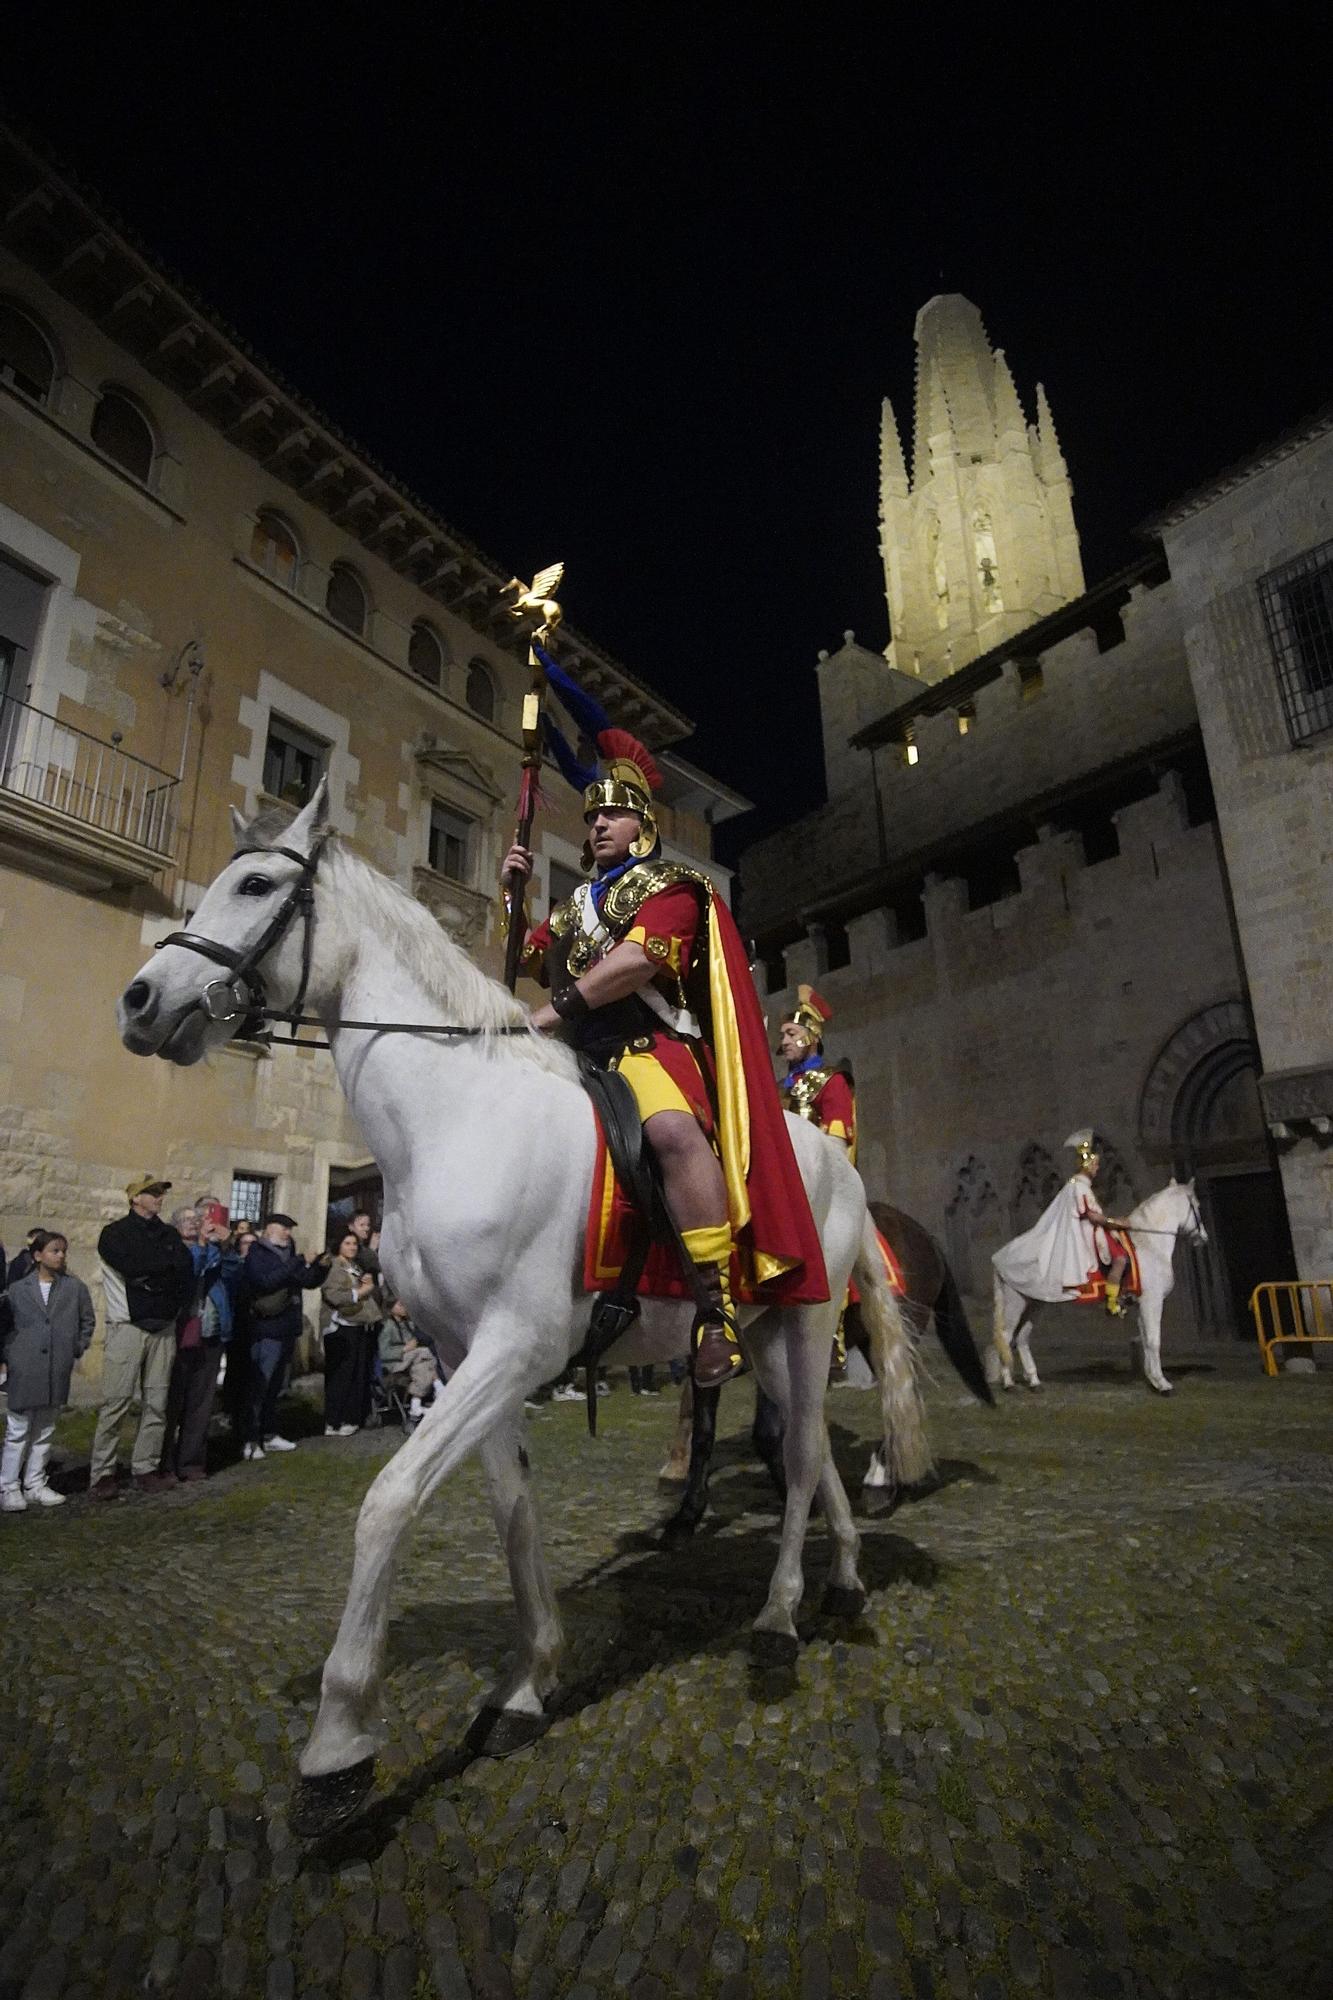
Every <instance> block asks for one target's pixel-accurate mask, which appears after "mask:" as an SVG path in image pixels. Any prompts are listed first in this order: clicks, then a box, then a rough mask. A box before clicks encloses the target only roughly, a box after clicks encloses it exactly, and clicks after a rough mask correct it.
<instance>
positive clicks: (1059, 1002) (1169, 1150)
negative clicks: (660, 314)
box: [741, 298, 1290, 1332]
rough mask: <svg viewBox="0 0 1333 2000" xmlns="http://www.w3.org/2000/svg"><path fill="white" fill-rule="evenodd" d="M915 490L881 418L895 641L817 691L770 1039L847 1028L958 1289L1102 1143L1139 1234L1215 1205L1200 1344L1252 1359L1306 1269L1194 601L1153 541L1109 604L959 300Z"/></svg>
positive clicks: (868, 652)
mask: <svg viewBox="0 0 1333 2000" xmlns="http://www.w3.org/2000/svg"><path fill="white" fill-rule="evenodd" d="M917 344H918V371H917V404H916V422H915V433H914V434H915V448H914V455H913V465H912V473H911V479H910V483H909V480H908V475H907V470H906V467H905V466H904V464H903V462H902V458H901V454H900V453H899V450H898V444H897V431H896V426H895V424H894V420H893V415H892V412H891V411H889V410H888V409H887V407H886V411H885V417H884V425H883V434H882V441H881V443H882V454H881V455H882V464H881V536H882V540H881V548H882V551H883V554H884V562H885V581H886V594H887V598H888V607H889V613H890V620H891V625H892V630H893V635H894V636H893V638H892V639H891V641H890V643H889V645H888V647H887V648H886V649H885V650H884V651H875V650H872V649H870V648H869V647H866V646H863V645H861V644H858V642H857V640H856V638H855V636H854V634H852V633H851V632H848V633H846V634H844V639H843V644H842V645H841V646H840V647H839V648H838V649H837V650H836V651H834V652H832V653H830V654H822V655H821V656H820V660H819V663H818V667H817V678H818V686H819V699H820V709H821V717H822V723H823V733H824V759H825V780H826V788H827V794H828V797H827V803H826V804H825V805H823V806H822V807H820V808H819V809H818V810H816V811H814V812H812V813H810V814H808V815H807V816H806V817H805V818H803V819H801V820H799V821H798V822H796V823H795V824H794V825H791V826H788V827H786V828H784V829H782V830H781V831H780V832H778V833H776V834H774V835H772V836H771V837H769V838H767V839H765V840H763V841H760V842H759V843H757V844H756V845H755V846H754V847H752V848H750V849H749V850H748V852H747V853H746V854H745V855H744V857H743V860H742V868H741V872H742V882H743V886H744V898H743V904H742V914H743V920H744V923H745V926H746V929H747V930H748V932H749V933H750V934H751V935H752V936H753V937H754V938H755V940H756V946H757V949H758V953H759V955H760V957H761V958H762V959H763V960H764V961H765V965H766V968H767V970H766V983H767V986H768V991H769V996H770V997H769V1000H768V1003H767V1004H768V1007H769V1011H770V1018H772V1019H774V1020H776V1018H777V1016H778V1015H779V1013H780V1012H781V1010H782V1009H783V1008H784V1007H785V1006H787V1005H789V1004H790V1003H791V1001H792V999H793V998H794V990H795V987H796V985H797V984H798V982H799V981H801V980H804V979H810V980H813V981H815V982H817V983H818V985H819V987H820V990H821V991H822V992H823V993H824V994H825V995H826V997H827V998H828V999H829V1001H830V1002H831V1003H832V1005H833V1007H834V1009H835V1010H836V1015H837V1023H836V1032H835V1035H834V1038H833V1044H832V1046H833V1049H834V1052H836V1053H837V1054H839V1055H846V1056H848V1057H850V1059H851V1061H852V1063H853V1066H854V1069H855V1072H856V1077H857V1084H858V1093H859V1099H860V1108H861V1127H862V1141H861V1163H862V1166H863V1170H864V1172H865V1174H866V1178H867V1181H868V1183H869V1185H870V1190H871V1193H872V1194H873V1195H881V1194H882V1195H887V1196H891V1197H892V1199H893V1200H894V1201H896V1202H898V1203H899V1204H901V1206H903V1207H904V1208H906V1209H908V1210H910V1211H912V1212H913V1213H915V1214H916V1215H918V1216H919V1217H920V1218H921V1219H922V1220H923V1221H924V1222H926V1223H927V1224H928V1225H929V1226H930V1227H932V1228H933V1229H935V1230H937V1231H938V1232H939V1233H940V1234H941V1235H942V1236H943V1237H944V1238H945V1239H946V1240H947V1242H948V1244H949V1247H950V1249H951V1251H952V1254H953V1256H954V1259H955V1261H956V1263H957V1266H958V1269H959V1275H960V1279H961V1282H962V1283H963V1286H964V1289H965V1290H966V1291H969V1292H970V1293H971V1295H972V1297H973V1299H974V1300H976V1301H977V1302H978V1303H980V1301H981V1300H982V1299H983V1298H988V1296H989V1278H990V1274H989V1261H988V1260H989V1254H990V1252H991V1251H992V1250H993V1249H994V1248H995V1247H996V1246H997V1245H998V1244H999V1243H1000V1242H1002V1241H1003V1240H1004V1239H1005V1238H1006V1237H1007V1236H1010V1235H1012V1234H1013V1233H1014V1232H1015V1231H1017V1230H1019V1229H1021V1228H1024V1227H1026V1226H1027V1225H1028V1223H1030V1222H1031V1221H1032V1220H1033V1219H1034V1218H1035V1216H1036V1215H1037V1213H1038V1212H1039V1211H1040V1208H1041V1207H1042V1206H1043V1205H1044V1203H1045V1202H1046V1200H1047V1199H1048V1198H1049V1197H1050V1195H1051V1193H1052V1192H1053V1191H1054V1189H1055V1188H1056V1187H1057V1186H1058V1185H1059V1183H1060V1181H1061V1180H1062V1179H1063V1178H1064V1177H1065V1176H1066V1175H1067V1174H1068V1172H1069V1171H1070V1169H1071V1165H1072V1158H1071V1156H1070V1155H1069V1154H1067V1153H1065V1152H1063V1151H1062V1145H1063V1141H1064V1139H1065V1138H1066V1137H1067V1135H1068V1134H1069V1133H1070V1131H1072V1130H1073V1129H1075V1128H1076V1127H1077V1126H1080V1125H1083V1124H1086V1123H1089V1122H1091V1123H1094V1124H1095V1125H1096V1126H1097V1127H1098V1129H1099V1130H1100V1131H1101V1132H1102V1133H1104V1134H1105V1135H1106V1136H1107V1140H1108V1144H1107V1147H1106V1153H1107V1196H1108V1201H1109V1203H1110V1205H1112V1207H1113V1208H1118V1207H1121V1206H1122V1205H1123V1206H1128V1205H1129V1203H1130V1201H1131V1199H1135V1198H1141V1197H1142V1196H1144V1195H1146V1194H1147V1193H1149V1192H1150V1191H1151V1190H1152V1189H1153V1188H1155V1187H1157V1186H1160V1185H1161V1184H1162V1183H1163V1182H1165V1180H1166V1179H1167V1177H1168V1175H1169V1174H1170V1173H1171V1172H1172V1171H1173V1170H1174V1171H1182V1172H1183V1171H1188V1172H1193V1173H1195V1174H1196V1175H1197V1176H1198V1177H1199V1182H1200V1186H1201V1189H1202V1193H1203V1206H1204V1210H1205V1215H1206V1218H1207V1220H1208V1222H1209V1224H1210V1227H1211V1230H1212V1233H1213V1242H1212V1244H1211V1246H1210V1248H1209V1250H1208V1252H1207V1253H1206V1254H1205V1255H1203V1256H1202V1257H1200V1258H1199V1259H1197V1260H1194V1259H1191V1258H1188V1257H1186V1256H1185V1255H1184V1254H1183V1253H1181V1254H1180V1255H1179V1256H1178V1259H1177V1266H1178V1279H1179V1286H1180V1288H1179V1290H1178V1292H1177V1295H1176V1299H1175V1300H1174V1301H1173V1303H1172V1307H1171V1308H1170V1310H1171V1311H1172V1313H1173V1316H1174V1318H1175V1322H1176V1324H1177V1326H1180V1325H1181V1324H1189V1325H1192V1326H1193V1327H1195V1328H1209V1329H1216V1330H1220V1329H1222V1328H1224V1327H1225V1328H1228V1329H1232V1330H1234V1331H1236V1332H1243V1331H1245V1330H1246V1329H1247V1325H1248V1322H1247V1320H1246V1317H1245V1302H1246V1301H1247V1300H1248V1297H1249V1293H1250V1290H1251V1289H1252V1287H1253V1285H1254V1283H1255V1282H1257V1281H1258V1279H1260V1278H1262V1277H1281V1276H1285V1275H1287V1274H1288V1272H1289V1269H1290V1244H1289V1239H1288V1235H1287V1224H1286V1217H1285V1212H1284V1209H1283V1203H1282V1197H1281V1182H1280V1180H1279V1177H1278V1174H1277V1169H1276V1162H1275V1158H1274V1154H1273V1146H1272V1140H1271V1138H1270V1135H1269V1132H1268V1129H1267V1125H1266V1122H1265V1118H1264V1113H1263V1107H1262V1104H1261V1100H1260V1095H1259V1088H1258V1075H1259V1067H1260V1060H1259V1052H1258V1048H1257V1046H1256V1042H1255V1037H1254V1031H1253V1025H1252V1022H1251V1018H1250V1010H1249V998H1248V990H1247V983H1246V976H1245V969H1244V966H1243V963H1242V960H1241V956H1240V953H1239V950H1238V948H1237V943H1236V937H1235V930H1234V926H1233V922H1232V918H1231V912H1230V907H1229V901H1228V889H1227V878H1226V869H1225V867H1224V863H1223V857H1222V851H1221V847H1220V843H1219V838H1218V827H1217V819H1216V812H1215V809H1214V805H1213V799H1212V791H1211V786H1210V782H1209V774H1208V763H1207V759H1206V757H1205V754H1204V744H1203V740H1202V737H1201V733H1200V726H1199V714H1198V708H1197V705H1196V697H1195V690H1194V687H1193V685H1192V683H1191V672H1190V661H1189V659H1188V657H1187V653H1186V646H1185V637H1184V622H1185V621H1184V615H1183V611H1182V601H1181V596H1180V592H1179V589H1178V587H1177V585H1176V584H1175V582H1174V581H1173V578H1172V575H1171V570H1170V568H1169V566H1168V561H1167V558H1166V555H1165V553H1164V551H1163V550H1162V548H1161V547H1160V546H1158V545H1154V546H1152V547H1150V548H1148V549H1147V550H1146V551H1145V553H1144V554H1143V556H1142V557H1141V558H1140V559H1139V560H1137V561H1136V562H1134V563H1132V564H1131V565H1129V566H1128V567H1127V568H1126V569H1124V570H1123V571H1121V572H1120V573H1118V574H1117V575H1114V576H1112V577H1110V578H1108V579H1106V580H1105V581H1103V582H1101V583H1099V584H1097V585H1095V586H1094V587H1093V588H1091V589H1086V588H1085V587H1084V583H1083V576H1082V566H1081V559H1080V555H1079V549H1078V541H1077V535H1076V532H1075V529H1074V521H1073V511H1072V499H1071V489H1070V483H1069V476H1068V472H1067V469H1066V468H1065V465H1064V462H1063V459H1062V457H1061V455H1060V451H1059V446H1058V443H1057V441H1056V437H1055V431H1054V427H1053V424H1052V422H1051V418H1050V412H1049V407H1048V405H1047V403H1046V400H1045V397H1044V396H1043V395H1042V394H1041V392H1040V391H1038V400H1037V421H1036V423H1035V425H1033V426H1029V425H1028V424H1027V423H1026V422H1025V420H1024V417H1023V412H1022V408H1021V406H1020V404H1019V401H1018V396H1017V391H1016V389H1015V387H1014V382H1013V378H1012V376H1011V374H1010V371H1009V369H1008V367H1007V365H1006V364H1005V362H1004V358H1003V356H1002V355H1001V354H999V353H992V351H991V349H990V346H989V343H988V341H987V339H986V336H985V332H984V329H983V328H982V324H981V319H980V315H979V314H978V313H977V311H976V309H975V308H974V307H973V306H971V305H970V304H969V303H968V302H967V301H966V300H963V299H957V298H946V299H936V300H932V301H931V303H930V304H929V305H928V306H927V307H926V308H925V309H924V310H923V312H922V313H921V314H920V316H919V318H918V321H917Z"/></svg>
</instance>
